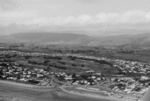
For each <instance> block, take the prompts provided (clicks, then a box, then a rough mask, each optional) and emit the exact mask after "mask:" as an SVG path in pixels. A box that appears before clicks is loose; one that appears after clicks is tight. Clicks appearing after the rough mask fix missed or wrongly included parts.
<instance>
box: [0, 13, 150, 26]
mask: <svg viewBox="0 0 150 101" xmlns="http://www.w3.org/2000/svg"><path fill="white" fill-rule="evenodd" d="M0 19H1V20H0V25H3V24H4V25H9V24H12V23H16V24H18V25H19V24H21V25H38V26H53V25H55V26H57V25H58V26H63V27H65V26H66V25H71V26H82V25H84V26H86V25H90V24H137V23H150V12H144V11H127V12H124V13H105V12H102V13H99V14H97V15H95V16H94V15H88V14H84V15H79V16H66V17H64V16H57V17H51V16H42V15H39V14H38V13H37V12H36V11H32V10H31V11H26V10H22V11H13V12H12V11H11V12H0Z"/></svg>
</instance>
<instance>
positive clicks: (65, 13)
mask: <svg viewBox="0 0 150 101" xmlns="http://www.w3.org/2000/svg"><path fill="white" fill-rule="evenodd" d="M149 4H150V0H0V30H1V32H4V33H5V32H7V31H6V30H8V29H9V30H10V29H11V30H13V31H14V30H21V29H24V30H26V29H28V30H30V29H36V28H38V29H39V28H41V30H48V31H51V30H53V29H55V30H56V29H58V28H61V29H65V30H80V31H82V29H83V30H86V31H87V30H88V31H89V30H90V31H89V32H90V33H92V32H93V33H94V32H95V31H98V30H107V28H109V30H110V29H115V30H117V28H118V29H119V28H120V26H122V27H121V28H126V29H132V28H133V29H135V28H136V27H137V25H138V28H143V29H144V30H145V29H148V28H149V27H150V26H149V25H150V24H149V23H150V6H149ZM139 26H140V27H139ZM9 33H10V32H9Z"/></svg>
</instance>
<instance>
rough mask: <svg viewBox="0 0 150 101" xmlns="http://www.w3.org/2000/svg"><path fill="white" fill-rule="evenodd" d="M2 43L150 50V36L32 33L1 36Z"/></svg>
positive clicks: (145, 34)
mask: <svg viewBox="0 0 150 101" xmlns="http://www.w3.org/2000/svg"><path fill="white" fill-rule="evenodd" d="M0 42H11V43H12V42H14V43H19V42H21V43H36V44H59V45H84V46H104V47H107V48H116V47H117V48H125V49H150V34H149V33H144V34H132V35H131V34H130V35H114V36H101V37H100V36H97V37H91V36H87V35H83V34H75V33H50V32H38V33H37V32H35V33H34V32H32V33H17V34H12V35H8V36H1V37H0Z"/></svg>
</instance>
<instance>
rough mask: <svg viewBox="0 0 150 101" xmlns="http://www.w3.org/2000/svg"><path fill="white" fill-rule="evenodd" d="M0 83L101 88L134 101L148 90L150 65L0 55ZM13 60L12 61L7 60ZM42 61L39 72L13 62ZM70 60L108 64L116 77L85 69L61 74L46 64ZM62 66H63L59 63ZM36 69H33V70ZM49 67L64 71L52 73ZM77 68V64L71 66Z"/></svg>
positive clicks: (56, 56) (12, 53)
mask: <svg viewBox="0 0 150 101" xmlns="http://www.w3.org/2000/svg"><path fill="white" fill-rule="evenodd" d="M0 57H1V59H0V79H1V80H4V81H10V82H17V83H24V84H31V85H36V86H49V87H51V86H53V85H54V83H59V84H61V85H66V86H68V87H70V88H71V87H77V88H78V87H83V88H92V89H97V90H99V89H100V88H101V87H103V88H105V89H107V94H108V95H112V94H117V93H118V92H120V93H122V94H127V95H129V94H132V95H134V96H135V97H141V96H142V95H143V94H145V92H146V91H147V90H148V87H149V86H150V77H149V74H150V64H148V63H142V62H137V61H126V60H119V59H108V58H105V57H94V56H85V55H81V54H46V53H36V52H34V53H27V52H20V51H0ZM12 57H15V58H13V59H10V58H12ZM33 57H34V58H44V59H46V60H45V61H44V63H45V64H46V66H47V67H46V68H45V67H44V68H38V66H37V65H40V66H41V65H43V64H42V63H40V62H37V61H31V60H30V61H28V63H29V65H26V64H25V62H23V63H22V62H20V61H19V62H18V61H17V62H16V60H15V59H22V60H28V59H30V58H33ZM63 57H65V58H69V59H70V60H72V61H73V60H75V59H81V60H84V61H92V62H98V63H100V64H107V65H109V66H111V68H115V69H117V70H118V71H119V72H117V74H113V75H110V74H105V73H103V72H99V71H95V70H93V69H92V68H88V69H86V70H85V71H80V72H73V73H68V72H65V71H64V70H65V69H66V68H65V67H64V66H57V65H54V63H51V64H48V63H47V62H49V61H48V60H47V59H49V60H50V61H51V60H53V59H55V60H62V58H63ZM61 63H62V64H66V63H65V62H62V61H61ZM33 65H35V66H33ZM50 66H55V67H56V69H62V70H63V71H59V72H56V71H53V70H52V69H50ZM74 66H76V64H74Z"/></svg>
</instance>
